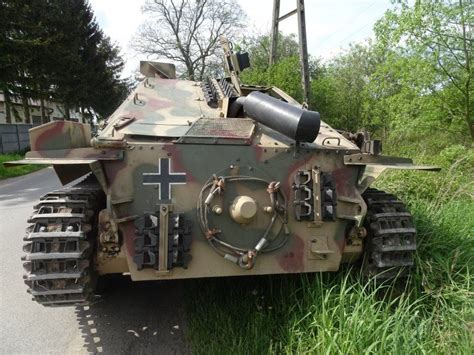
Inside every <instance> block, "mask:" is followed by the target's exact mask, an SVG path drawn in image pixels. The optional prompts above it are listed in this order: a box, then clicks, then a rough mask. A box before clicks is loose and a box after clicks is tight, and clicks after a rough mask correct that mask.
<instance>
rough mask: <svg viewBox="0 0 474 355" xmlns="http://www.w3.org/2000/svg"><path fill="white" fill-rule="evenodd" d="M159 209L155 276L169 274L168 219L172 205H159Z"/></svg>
mask: <svg viewBox="0 0 474 355" xmlns="http://www.w3.org/2000/svg"><path fill="white" fill-rule="evenodd" d="M159 209H160V238H159V243H158V270H157V271H156V273H157V274H169V273H170V270H168V226H169V225H168V217H169V213H170V212H171V211H172V209H173V206H172V205H159Z"/></svg>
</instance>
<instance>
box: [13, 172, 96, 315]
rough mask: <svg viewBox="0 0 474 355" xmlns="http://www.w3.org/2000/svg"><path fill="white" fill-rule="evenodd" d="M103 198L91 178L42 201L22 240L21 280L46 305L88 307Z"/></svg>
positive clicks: (34, 297)
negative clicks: (22, 270)
mask: <svg viewBox="0 0 474 355" xmlns="http://www.w3.org/2000/svg"><path fill="white" fill-rule="evenodd" d="M103 199H104V194H103V192H102V190H101V188H100V186H99V184H98V183H97V181H96V179H95V178H94V176H92V175H89V176H88V177H86V178H85V179H84V180H82V181H81V182H79V183H78V184H76V185H74V186H71V187H67V188H63V189H61V190H57V191H53V192H50V193H48V194H46V195H44V196H43V197H41V199H40V201H39V203H38V204H37V205H36V206H35V207H34V209H35V211H34V212H33V215H32V216H31V218H30V219H29V220H28V223H31V225H30V226H29V227H28V228H27V229H26V236H25V238H23V240H24V241H25V242H26V243H25V244H24V245H23V251H24V252H25V253H26V255H25V256H23V257H22V260H23V261H24V264H23V267H24V268H25V270H26V274H25V275H24V276H23V278H24V280H25V283H26V284H27V285H28V292H29V293H30V294H31V295H32V296H33V300H34V301H36V302H38V303H40V304H42V305H44V306H67V305H81V304H87V303H88V302H89V301H90V300H91V299H92V297H93V292H94V285H95V275H94V272H93V254H94V244H95V243H94V239H95V234H96V230H97V226H96V221H97V218H96V217H97V215H98V212H99V210H100V208H101V207H102V203H103Z"/></svg>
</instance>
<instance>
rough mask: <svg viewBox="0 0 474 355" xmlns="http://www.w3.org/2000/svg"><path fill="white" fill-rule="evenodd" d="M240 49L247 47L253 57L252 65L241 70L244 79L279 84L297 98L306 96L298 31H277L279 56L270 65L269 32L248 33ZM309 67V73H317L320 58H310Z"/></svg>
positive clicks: (252, 82) (239, 45)
mask: <svg viewBox="0 0 474 355" xmlns="http://www.w3.org/2000/svg"><path fill="white" fill-rule="evenodd" d="M237 49H238V50H240V49H243V50H245V51H246V52H248V53H249V57H250V68H249V69H245V71H243V72H242V74H241V79H242V81H243V82H244V83H246V84H255V85H273V86H277V87H279V88H280V89H282V90H284V91H286V92H287V93H288V94H289V95H290V96H292V97H293V98H294V99H296V100H297V101H302V100H303V92H302V91H303V90H302V88H301V64H300V62H299V54H298V42H296V39H295V35H293V34H290V35H284V34H283V33H280V34H279V35H278V42H277V54H278V60H277V62H276V63H275V64H273V65H272V66H270V65H269V59H270V35H269V34H267V35H256V36H253V37H252V36H249V37H247V38H245V39H244V40H242V41H241V42H240V43H238V45H237ZM309 67H310V76H311V77H314V76H315V75H316V73H317V70H318V68H319V62H318V61H316V60H315V59H314V58H310V61H309ZM310 106H311V102H310Z"/></svg>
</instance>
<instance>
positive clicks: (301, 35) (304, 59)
mask: <svg viewBox="0 0 474 355" xmlns="http://www.w3.org/2000/svg"><path fill="white" fill-rule="evenodd" d="M294 14H297V17H298V40H299V54H300V64H301V85H302V87H303V96H304V100H305V102H306V103H308V102H309V64H308V45H307V41H306V20H305V9H304V0H296V9H295V10H292V11H290V12H288V13H287V14H285V15H283V16H281V17H280V0H273V20H272V34H271V52H270V65H272V64H275V63H276V60H277V44H278V23H279V22H280V21H283V20H285V19H287V18H288V17H290V16H293V15H294Z"/></svg>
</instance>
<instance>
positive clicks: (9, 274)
mask: <svg viewBox="0 0 474 355" xmlns="http://www.w3.org/2000/svg"><path fill="white" fill-rule="evenodd" d="M59 187H60V182H59V180H58V179H57V177H56V175H55V173H54V171H53V169H52V168H47V169H43V170H40V171H37V172H35V173H32V174H29V175H25V176H22V177H18V178H13V179H7V180H2V181H0V289H1V290H0V292H1V294H0V295H1V297H0V353H2V354H77V353H79V354H87V353H103V354H182V353H188V345H187V343H186V338H185V331H186V323H185V312H184V295H183V294H184V292H183V285H184V282H185V281H166V282H139V283H137V282H131V281H130V280H129V279H128V278H126V277H123V276H120V277H117V278H115V277H114V278H113V279H109V280H106V281H105V284H106V287H105V291H104V293H103V295H102V297H101V298H100V299H99V301H98V302H97V303H95V304H93V305H91V306H87V307H61V308H46V307H43V306H40V305H38V304H36V303H35V302H33V301H31V296H30V295H29V294H28V293H27V292H26V285H25V284H24V283H23V279H22V275H23V267H22V262H21V260H20V258H21V255H22V244H23V240H22V238H23V236H24V230H25V228H26V227H27V222H26V220H27V219H28V217H29V216H30V215H31V212H32V206H33V204H34V203H35V201H36V200H38V199H39V197H40V196H42V195H44V194H45V193H47V192H48V191H51V190H54V189H57V188H59Z"/></svg>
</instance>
